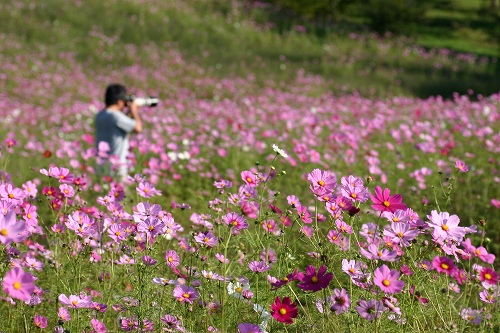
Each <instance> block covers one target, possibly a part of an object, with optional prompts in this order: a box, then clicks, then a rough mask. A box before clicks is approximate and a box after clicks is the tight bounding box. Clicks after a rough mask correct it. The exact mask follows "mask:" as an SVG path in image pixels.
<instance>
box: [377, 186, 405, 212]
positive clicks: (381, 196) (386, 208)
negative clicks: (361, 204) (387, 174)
mask: <svg viewBox="0 0 500 333" xmlns="http://www.w3.org/2000/svg"><path fill="white" fill-rule="evenodd" d="M390 194H391V190H389V189H388V188H386V189H384V190H383V191H382V188H381V187H380V186H377V187H375V195H373V194H370V198H371V199H372V201H373V203H374V205H372V208H373V209H375V210H379V211H382V212H391V213H394V212H395V211H397V210H398V209H406V208H407V207H406V205H405V204H404V203H403V197H402V196H401V194H394V195H390Z"/></svg>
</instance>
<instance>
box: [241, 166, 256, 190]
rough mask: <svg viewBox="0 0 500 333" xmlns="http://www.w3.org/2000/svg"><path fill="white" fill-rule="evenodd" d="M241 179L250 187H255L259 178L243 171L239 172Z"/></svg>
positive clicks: (252, 173)
mask: <svg viewBox="0 0 500 333" xmlns="http://www.w3.org/2000/svg"><path fill="white" fill-rule="evenodd" d="M241 179H242V180H243V181H244V182H245V183H246V184H247V185H248V186H250V187H257V185H258V184H259V178H258V177H257V175H256V174H255V173H254V172H251V171H248V170H245V171H242V172H241Z"/></svg>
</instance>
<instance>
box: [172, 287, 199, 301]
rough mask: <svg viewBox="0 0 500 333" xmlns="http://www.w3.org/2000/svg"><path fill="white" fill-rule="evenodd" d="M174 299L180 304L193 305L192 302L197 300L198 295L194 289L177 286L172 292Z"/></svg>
mask: <svg viewBox="0 0 500 333" xmlns="http://www.w3.org/2000/svg"><path fill="white" fill-rule="evenodd" d="M173 295H174V297H175V298H176V299H177V300H178V301H179V302H181V303H185V302H187V303H189V304H193V301H194V300H196V299H198V297H199V294H198V291H196V289H194V288H193V287H189V286H186V285H177V286H175V288H174V292H173Z"/></svg>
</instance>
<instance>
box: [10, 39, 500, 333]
mask: <svg viewBox="0 0 500 333" xmlns="http://www.w3.org/2000/svg"><path fill="white" fill-rule="evenodd" d="M3 47H4V49H9V50H15V49H16V48H19V49H21V46H20V45H18V44H16V42H15V41H11V42H5V45H4V46H3ZM126 47H127V51H128V54H129V55H130V56H131V57H137V58H141V59H142V62H141V63H140V64H135V65H130V66H127V67H125V68H121V69H120V70H119V71H118V70H112V71H111V72H104V71H94V70H91V69H89V68H87V66H86V65H85V64H82V62H80V61H78V60H77V59H76V58H75V56H74V54H72V53H61V54H59V59H58V61H53V60H50V59H49V57H47V56H46V55H45V54H43V52H42V53H41V54H37V55H33V54H25V53H22V52H19V54H18V55H17V56H15V57H4V58H3V59H2V60H4V61H3V62H2V64H1V65H0V66H1V68H2V71H1V73H0V88H1V91H3V93H0V96H1V98H0V118H1V119H2V121H1V122H0V133H1V134H0V139H1V149H0V167H1V169H0V172H1V173H0V242H1V244H2V245H0V246H1V247H2V250H3V251H2V253H3V256H2V259H1V262H0V277H1V278H2V290H3V293H2V295H1V297H2V302H1V303H0V313H1V314H2V315H3V316H4V318H8V320H3V321H1V322H0V330H1V331H3V332H38V331H46V332H98V333H102V332H162V331H165V332H193V333H195V332H241V333H249V332H253V333H256V332H305V331H309V332H331V331H332V330H334V329H335V330H338V331H340V332H348V331H349V332H350V331H357V332H434V331H436V332H497V331H498V330H499V329H500V315H499V313H500V312H499V306H500V303H499V302H500V290H499V289H498V285H499V284H498V273H497V270H496V269H497V268H498V267H499V265H498V260H496V256H498V255H499V254H500V245H499V244H500V227H499V226H498V220H499V218H500V190H499V186H498V185H499V182H500V172H499V170H500V95H499V94H493V95H491V96H480V95H476V94H474V93H473V92H471V93H470V94H469V95H458V94H456V95H455V96H454V98H453V99H443V98H440V97H431V98H428V99H417V98H411V97H393V98H385V99H382V98H379V99H375V98H374V99H367V98H363V97H361V96H360V95H358V94H356V93H353V94H347V95H343V94H338V93H335V92H328V88H327V87H328V84H329V83H328V82H327V81H325V80H324V79H322V78H321V77H319V76H314V75H308V74H305V73H304V72H298V73H297V75H296V77H295V78H294V79H293V80H289V81H288V82H286V84H285V83H277V82H273V81H271V80H270V81H269V82H266V83H265V84H264V85H263V86H261V85H258V84H256V83H255V78H253V77H252V76H251V75H249V76H248V77H244V78H243V77H228V78H225V79H220V78H216V77H215V76H212V75H211V74H210V73H207V72H206V71H205V70H204V69H203V68H202V67H201V66H199V65H197V64H196V63H194V62H190V61H187V60H186V59H185V58H184V57H183V55H182V54H181V53H180V52H179V51H177V50H176V49H175V48H172V49H170V50H168V51H165V50H161V49H160V48H158V47H155V46H152V45H149V46H146V47H143V48H140V49H138V48H134V47H133V46H130V45H128V46H126ZM111 82H125V83H126V85H127V87H129V89H130V90H132V91H133V92H134V94H135V95H138V96H147V95H155V96H158V97H159V98H160V101H161V103H160V105H159V106H158V107H156V108H146V107H144V108H142V109H141V114H142V119H143V121H144V127H145V130H144V132H143V133H141V134H139V135H132V136H131V151H130V154H129V159H128V161H129V163H130V168H131V170H132V171H131V172H130V177H129V178H128V179H127V181H126V182H124V183H119V182H117V181H115V180H114V179H113V178H111V177H99V176H98V175H96V172H95V170H96V167H97V161H96V155H97V154H98V152H97V150H96V147H95V143H94V127H93V119H94V116H95V114H96V112H98V110H99V109H101V108H102V107H103V102H102V99H103V93H104V89H105V87H106V85H107V84H108V83H111ZM319 92H321V93H319Z"/></svg>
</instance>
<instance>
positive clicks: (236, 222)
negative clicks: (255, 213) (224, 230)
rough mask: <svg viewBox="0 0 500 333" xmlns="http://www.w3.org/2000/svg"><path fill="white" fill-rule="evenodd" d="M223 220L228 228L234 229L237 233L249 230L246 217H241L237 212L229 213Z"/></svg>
mask: <svg viewBox="0 0 500 333" xmlns="http://www.w3.org/2000/svg"><path fill="white" fill-rule="evenodd" d="M222 219H223V221H224V222H225V223H226V224H227V225H228V226H230V227H231V228H233V230H234V231H236V232H239V231H240V230H243V229H246V228H248V223H247V222H246V220H245V217H244V216H241V215H240V214H238V213H235V212H231V213H227V214H226V215H224V216H223V217H222Z"/></svg>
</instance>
